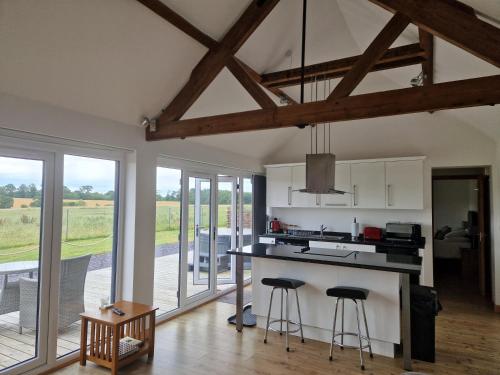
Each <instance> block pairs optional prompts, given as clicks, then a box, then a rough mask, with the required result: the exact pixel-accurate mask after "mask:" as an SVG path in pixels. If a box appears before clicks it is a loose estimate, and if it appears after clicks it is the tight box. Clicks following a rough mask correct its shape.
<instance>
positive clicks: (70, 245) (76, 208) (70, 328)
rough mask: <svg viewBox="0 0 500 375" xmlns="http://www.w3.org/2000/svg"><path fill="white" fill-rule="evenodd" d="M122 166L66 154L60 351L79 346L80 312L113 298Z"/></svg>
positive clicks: (61, 352)
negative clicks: (119, 180) (117, 198)
mask: <svg viewBox="0 0 500 375" xmlns="http://www.w3.org/2000/svg"><path fill="white" fill-rule="evenodd" d="M117 165H118V163H117V162H116V161H113V160H103V159H94V158H87V157H80V156H72V155H65V156H64V197H63V198H64V200H63V217H62V219H63V223H62V238H61V241H62V244H61V258H62V259H61V274H60V291H59V316H58V328H59V330H58V332H59V333H58V340H57V354H58V356H61V355H64V354H67V353H69V352H71V351H73V350H77V349H78V347H79V344H80V322H79V318H80V315H79V314H80V313H82V312H83V311H87V310H89V311H91V310H97V309H98V308H99V306H100V305H101V303H102V302H103V301H112V300H113V298H114V296H113V292H114V279H115V277H114V273H115V272H114V271H115V258H116V250H115V249H116V230H115V228H116V223H117V209H116V205H115V202H116V195H117V191H116V181H117V178H118V176H117Z"/></svg>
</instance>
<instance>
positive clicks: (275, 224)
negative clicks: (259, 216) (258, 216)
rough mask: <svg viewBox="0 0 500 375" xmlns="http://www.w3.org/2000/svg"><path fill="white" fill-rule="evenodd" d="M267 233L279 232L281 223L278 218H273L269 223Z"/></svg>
mask: <svg viewBox="0 0 500 375" xmlns="http://www.w3.org/2000/svg"><path fill="white" fill-rule="evenodd" d="M269 231H270V232H271V233H279V232H280V231H281V223H280V221H279V220H278V218H276V217H275V218H274V219H273V220H271V221H270V222H269Z"/></svg>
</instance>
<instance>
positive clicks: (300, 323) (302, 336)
mask: <svg viewBox="0 0 500 375" xmlns="http://www.w3.org/2000/svg"><path fill="white" fill-rule="evenodd" d="M295 297H296V298H297V311H298V313H299V327H300V338H301V339H302V343H304V342H305V341H304V331H303V330H302V317H301V315H300V305H299V292H298V291H297V289H295Z"/></svg>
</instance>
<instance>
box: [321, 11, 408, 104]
mask: <svg viewBox="0 0 500 375" xmlns="http://www.w3.org/2000/svg"><path fill="white" fill-rule="evenodd" d="M409 23H410V19H409V18H408V17H407V16H405V15H404V14H402V13H396V14H395V15H394V16H393V17H392V18H391V20H390V21H389V22H388V23H387V25H385V26H384V28H383V29H382V31H381V32H380V33H379V34H378V35H377V37H376V38H375V39H374V40H373V42H372V43H371V44H370V45H369V46H368V48H367V49H366V50H365V52H364V53H363V54H362V55H361V56H360V58H359V59H358V61H356V63H355V64H354V65H353V66H352V68H351V69H350V70H349V72H347V74H346V75H345V76H344V78H342V80H341V81H340V82H339V83H338V84H337V86H335V88H334V89H333V91H332V92H331V94H330V95H329V96H328V99H327V100H330V101H331V100H334V99H336V98H342V97H344V96H349V95H350V94H351V93H352V92H353V91H354V89H355V88H356V87H357V86H358V84H359V83H360V82H361V81H362V80H363V78H364V77H365V76H366V75H367V74H368V72H369V71H370V70H371V69H372V68H373V66H374V65H375V64H376V63H377V61H379V59H380V58H381V57H382V56H383V55H384V53H385V52H386V51H387V49H388V48H389V47H390V46H391V44H392V43H394V41H395V40H396V38H397V37H398V36H399V35H400V34H401V33H402V32H403V30H404V29H406V27H407V26H408V24H409Z"/></svg>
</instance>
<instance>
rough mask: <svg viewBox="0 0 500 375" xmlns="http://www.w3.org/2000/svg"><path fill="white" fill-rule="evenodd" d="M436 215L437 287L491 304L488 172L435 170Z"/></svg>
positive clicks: (433, 173) (486, 169)
mask: <svg viewBox="0 0 500 375" xmlns="http://www.w3.org/2000/svg"><path fill="white" fill-rule="evenodd" d="M432 216H433V249H434V251H433V255H434V284H435V286H436V288H438V289H439V290H440V293H441V294H448V295H455V296H456V297H457V298H463V299H465V298H468V297H480V298H481V299H482V300H487V301H488V302H489V301H491V294H492V293H491V290H492V288H491V280H492V279H491V273H492V272H491V247H490V178H489V170H488V168H453V169H433V171H432ZM466 296H468V297H466ZM473 300H474V299H470V301H473Z"/></svg>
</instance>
